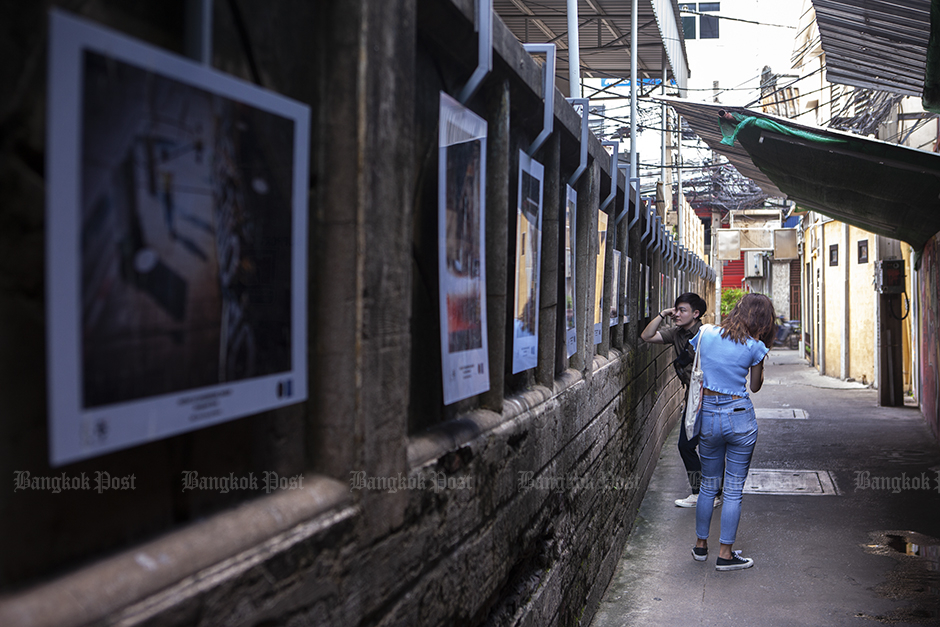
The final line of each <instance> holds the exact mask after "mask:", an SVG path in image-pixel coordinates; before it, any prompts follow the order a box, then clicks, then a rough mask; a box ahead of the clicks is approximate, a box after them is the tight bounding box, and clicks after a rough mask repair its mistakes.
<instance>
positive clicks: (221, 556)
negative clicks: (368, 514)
mask: <svg viewBox="0 0 940 627" xmlns="http://www.w3.org/2000/svg"><path fill="white" fill-rule="evenodd" d="M357 511H358V510H357V508H356V507H355V506H354V505H353V497H352V494H351V493H350V490H349V488H348V486H346V485H344V484H342V483H340V482H339V481H336V480H333V479H328V478H325V477H320V476H315V475H309V476H305V477H304V478H303V488H302V489H296V490H284V491H280V492H276V493H273V494H271V495H269V496H264V497H261V498H258V499H256V500H253V501H250V502H247V503H245V504H243V505H240V506H239V507H237V508H235V509H233V510H230V511H226V512H223V513H220V514H218V515H216V516H213V517H211V518H209V519H207V520H205V521H202V522H198V523H196V524H193V525H191V526H189V527H187V528H185V529H182V530H180V531H176V532H173V533H169V534H167V535H165V536H163V537H161V538H159V539H157V540H153V541H151V542H148V543H145V544H142V545H140V546H138V547H136V548H134V549H132V550H129V551H125V552H123V553H120V554H118V555H116V556H114V557H111V558H108V559H105V560H102V561H101V562H98V563H96V564H93V565H91V566H88V567H86V568H82V569H80V570H78V571H76V572H74V573H71V574H68V575H65V576H63V577H59V578H57V579H54V580H52V581H50V582H48V583H46V584H44V585H41V586H39V587H36V588H32V589H30V590H28V591H26V592H23V593H20V594H12V595H8V596H5V597H0V625H17V626H20V627H78V626H80V625H87V624H89V623H95V622H97V621H102V620H105V619H108V621H109V622H110V621H111V620H113V619H114V616H115V614H116V613H118V612H121V614H122V615H123V616H124V618H129V617H130V616H132V615H137V614H141V613H154V611H159V610H160V609H165V607H166V606H168V605H172V604H175V603H177V602H179V600H180V596H181V595H192V594H196V593H198V592H199V591H200V590H201V589H202V588H205V587H207V586H210V587H211V586H214V585H217V582H218V578H219V576H220V575H222V576H224V574H225V573H226V571H228V572H229V575H230V574H231V571H233V570H234V571H236V572H237V571H239V570H243V569H244V568H248V567H250V566H251V565H253V564H254V563H256V562H257V561H259V560H260V559H264V557H265V556H266V555H267V554H269V553H271V552H272V551H275V552H276V551H283V550H285V548H287V546H289V545H290V544H294V543H297V542H300V541H301V540H303V539H306V538H308V537H310V536H312V535H315V534H317V533H319V532H322V531H324V530H328V529H329V528H330V527H332V526H334V525H335V524H336V523H338V522H340V521H341V520H344V519H347V518H350V517H352V516H353V515H355V513H356V512H357ZM200 584H202V585H200ZM136 604H140V605H136ZM138 618H140V617H138ZM132 622H137V620H134V621H132Z"/></svg>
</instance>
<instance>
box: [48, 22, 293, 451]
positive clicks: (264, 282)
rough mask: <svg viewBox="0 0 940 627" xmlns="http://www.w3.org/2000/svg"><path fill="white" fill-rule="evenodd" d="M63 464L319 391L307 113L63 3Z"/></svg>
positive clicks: (53, 46)
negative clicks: (313, 380)
mask: <svg viewBox="0 0 940 627" xmlns="http://www.w3.org/2000/svg"><path fill="white" fill-rule="evenodd" d="M49 41H50V51H49V80H48V85H49V99H48V103H49V111H48V116H49V118H48V120H49V128H48V133H47V155H48V162H47V188H46V228H47V236H48V241H47V246H46V251H47V264H46V272H47V275H46V281H47V290H48V291H47V294H48V299H47V302H48V322H49V324H48V339H47V345H48V351H49V353H48V363H49V370H48V389H49V451H50V462H51V464H52V465H54V466H58V465H62V464H65V463H69V462H73V461H77V460H80V459H85V458H89V457H94V456H97V455H101V454H104V453H108V452H111V451H116V450H120V449H124V448H127V447H130V446H134V445H138V444H143V443H145V442H150V441H154V440H159V439H162V438H166V437H168V436H172V435H176V434H180V433H185V432H188V431H193V430H196V429H201V428H204V427H208V426H210V425H214V424H217V423H220V422H224V421H228V420H232V419H235V418H239V417H242V416H247V415H251V414H256V413H258V412H261V411H266V410H270V409H274V408H277V407H283V406H287V405H291V404H294V403H298V402H301V401H304V400H306V398H307V370H306V359H307V357H306V356H307V325H306V320H307V310H306V303H307V293H306V290H307V287H306V286H307V272H306V268H307V259H308V255H307V193H308V184H307V176H308V175H307V173H308V171H309V163H308V155H309V149H310V147H309V137H310V109H309V108H308V107H307V106H306V105H304V104H302V103H299V102H296V101H293V100H290V99H288V98H285V97H283V96H281V95H279V94H276V93H273V92H270V91H267V90H264V89H261V88H260V87H257V86H255V85H252V84H250V83H247V82H245V81H242V80H239V79H236V78H234V77H232V76H229V75H227V74H224V73H222V72H219V71H216V70H213V69H212V68H210V67H207V66H204V65H201V64H197V63H195V62H193V61H191V60H189V59H185V58H183V57H180V56H177V55H175V54H171V53H168V52H165V51H163V50H161V49H158V48H156V47H154V46H152V45H149V44H145V43H142V42H139V41H137V40H134V39H132V38H130V37H127V36H125V35H122V34H120V33H117V32H115V31H112V30H109V29H106V28H103V27H101V26H98V25H96V24H94V23H92V22H89V21H86V20H84V19H80V18H76V17H73V16H71V15H69V14H67V13H64V12H62V11H58V10H53V11H52V12H51V13H50V37H49Z"/></svg>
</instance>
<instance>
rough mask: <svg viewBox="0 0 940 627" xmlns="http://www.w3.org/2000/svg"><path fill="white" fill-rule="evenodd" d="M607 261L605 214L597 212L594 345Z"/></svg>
mask: <svg viewBox="0 0 940 627" xmlns="http://www.w3.org/2000/svg"><path fill="white" fill-rule="evenodd" d="M606 259H607V214H606V213H604V212H603V211H598V212H597V256H596V257H595V258H594V343H595V344H600V343H601V337H603V335H602V331H603V329H602V328H601V324H602V320H603V319H604V263H605V262H606Z"/></svg>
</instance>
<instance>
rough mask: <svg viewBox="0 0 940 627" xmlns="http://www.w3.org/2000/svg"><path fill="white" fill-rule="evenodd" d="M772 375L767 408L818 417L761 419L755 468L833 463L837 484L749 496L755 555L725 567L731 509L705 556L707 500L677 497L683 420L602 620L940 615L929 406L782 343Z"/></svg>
mask: <svg viewBox="0 0 940 627" xmlns="http://www.w3.org/2000/svg"><path fill="white" fill-rule="evenodd" d="M765 376H766V380H765V384H764V388H763V389H762V390H761V391H760V392H759V393H757V394H754V395H752V398H753V400H754V404H755V406H756V407H757V408H766V409H781V408H794V409H803V410H805V411H806V412H807V419H806V420H792V419H790V420H782V419H773V418H759V419H758V425H759V428H760V433H759V436H758V441H757V447H756V449H755V453H754V459H753V462H752V468H754V469H785V470H820V471H825V472H827V473H828V475H829V476H831V477H832V479H833V481H834V482H835V484H836V492H835V494H833V493H831V492H830V493H828V494H823V495H816V496H809V495H778V494H745V496H744V501H743V506H742V516H741V523H740V526H739V528H738V538H737V542H736V543H735V549H741V550H742V551H743V554H744V555H745V556H747V557H752V558H754V560H755V566H754V567H753V568H751V569H748V570H743V571H735V572H717V571H716V570H715V557H716V555H717V537H718V527H719V518H720V516H719V515H716V516H714V517H713V519H712V530H711V537H712V538H713V540H714V541H715V544H714V545H713V547H712V549H711V551H710V552H709V557H708V560H707V561H706V562H696V561H694V560H693V559H692V557H691V554H690V551H691V547H692V545H693V543H694V541H695V532H694V524H695V510H694V509H681V508H678V507H675V505H674V500H675V499H677V498H683V497H685V496H687V495H688V493H689V486H688V482H687V481H686V477H685V470H684V468H683V467H682V462H681V460H680V459H679V454H678V452H677V450H676V442H677V437H678V431H677V430H673V433H672V435H671V437H670V438H669V439H668V440H667V442H666V444H665V445H664V447H663V450H662V452H661V456H660V460H659V463H658V465H657V467H656V470H655V472H654V474H653V477H652V479H651V483H650V486H649V489H648V491H647V493H646V496H645V498H644V500H643V503H642V505H641V507H640V509H639V512H638V513H637V518H636V523H635V527H634V530H633V533H632V534H631V536H630V539H629V540H628V543H627V547H626V550H625V551H624V553H623V556H622V558H621V561H620V564H619V565H618V567H617V570H616V571H615V573H614V576H613V579H612V581H611V583H610V585H609V587H608V589H607V592H606V594H605V595H604V597H603V599H602V600H601V603H600V606H599V608H598V611H597V613H596V614H595V616H594V619H593V622H592V623H591V624H592V625H593V627H611V626H617V627H621V626H634V625H656V626H659V625H666V626H672V625H676V626H678V625H682V626H686V625H728V624H732V625H742V626H744V625H760V626H762V627H763V626H778V625H779V626H781V627H783V626H786V627H796V626H800V625H806V626H807V627H810V626H811V627H820V626H826V625H857V626H859V627H863V626H867V627H870V626H872V625H879V624H890V625H902V626H903V625H938V624H940V516H938V515H937V512H940V485H938V481H940V447H938V445H937V442H936V440H935V439H934V437H933V435H932V433H931V432H930V430H929V428H928V427H927V425H926V423H925V422H924V419H923V417H922V416H921V413H920V411H919V410H917V409H916V408H909V407H899V408H886V407H879V406H878V399H877V391H876V390H872V389H869V388H868V387H867V386H864V385H862V384H860V383H852V382H844V381H839V380H838V379H831V378H829V377H822V376H820V375H819V374H818V373H817V372H816V370H815V369H814V368H812V367H810V366H808V365H807V364H806V362H805V361H803V360H802V359H801V358H800V356H799V354H798V353H797V351H789V350H786V349H776V350H774V351H772V352H771V353H770V358H769V363H768V364H767V367H766V369H765ZM771 413H772V412H771ZM905 478H906V479H907V484H905V481H904V480H905ZM915 478H917V479H918V481H916V482H915V481H913V479H915ZM924 480H926V481H927V482H928V483H929V485H928V486H927V489H924V488H923V487H921V488H917V489H915V487H914V484H915V483H923V482H924ZM895 488H897V490H895Z"/></svg>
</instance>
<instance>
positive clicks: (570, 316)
mask: <svg viewBox="0 0 940 627" xmlns="http://www.w3.org/2000/svg"><path fill="white" fill-rule="evenodd" d="M565 188H566V194H565V345H566V346H567V349H568V357H571V356H572V355H574V353H575V351H576V350H578V332H577V331H576V330H575V323H576V322H577V313H576V312H577V308H576V307H575V306H574V303H575V293H576V292H575V271H574V269H575V233H576V231H575V226H576V223H577V222H576V218H577V214H578V192H577V191H575V189H574V188H573V187H571V186H570V185H566V186H565Z"/></svg>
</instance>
